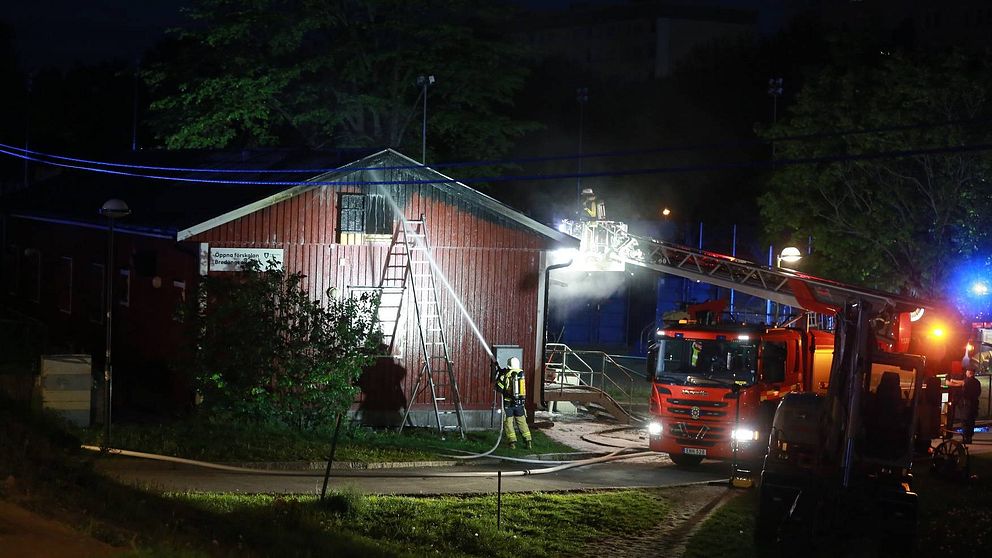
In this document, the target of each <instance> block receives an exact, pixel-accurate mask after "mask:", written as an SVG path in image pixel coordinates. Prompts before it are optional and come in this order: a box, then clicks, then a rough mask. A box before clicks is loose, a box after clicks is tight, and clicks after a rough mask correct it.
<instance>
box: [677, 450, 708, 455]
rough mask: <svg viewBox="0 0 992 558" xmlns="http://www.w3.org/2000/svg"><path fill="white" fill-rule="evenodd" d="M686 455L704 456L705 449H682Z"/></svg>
mask: <svg viewBox="0 0 992 558" xmlns="http://www.w3.org/2000/svg"><path fill="white" fill-rule="evenodd" d="M682 453H684V454H686V455H706V448H682Z"/></svg>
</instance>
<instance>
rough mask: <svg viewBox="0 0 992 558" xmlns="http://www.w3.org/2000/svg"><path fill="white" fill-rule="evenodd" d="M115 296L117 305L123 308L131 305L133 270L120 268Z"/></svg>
mask: <svg viewBox="0 0 992 558" xmlns="http://www.w3.org/2000/svg"><path fill="white" fill-rule="evenodd" d="M114 294H115V295H116V296H117V303H118V304H120V305H121V306H130V305H131V270H130V269H127V268H123V267H122V268H120V269H118V270H117V283H116V284H115V285H114Z"/></svg>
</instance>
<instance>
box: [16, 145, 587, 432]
mask: <svg viewBox="0 0 992 558" xmlns="http://www.w3.org/2000/svg"><path fill="white" fill-rule="evenodd" d="M349 155H350V153H336V154H323V155H322V156H321V155H320V154H313V153H292V152H282V151H262V152H255V153H249V152H244V153H237V154H211V155H210V156H207V157H204V156H203V154H200V155H199V156H196V155H192V154H188V153H187V154H182V153H178V154H177V153H171V154H170V153H165V154H159V155H157V156H156V155H154V154H141V153H139V154H137V155H135V156H136V157H138V158H140V159H142V163H143V164H146V165H147V164H150V163H152V161H150V159H156V158H157V161H156V162H155V164H157V165H169V166H174V167H191V166H198V167H201V168H203V169H208V168H219V169H223V168H237V169H256V170H259V171H278V170H279V169H299V168H304V169H305V168H312V169H315V170H314V171H313V172H312V173H306V174H303V176H306V177H308V178H305V179H304V178H301V175H300V174H299V173H285V172H284V173H280V172H274V173H272V172H257V173H254V174H253V173H251V172H250V171H246V173H238V174H236V175H232V174H229V173H221V172H215V173H210V172H206V173H197V174H195V175H194V174H192V173H189V172H187V173H184V175H185V176H187V177H193V176H195V177H196V178H197V179H203V178H207V179H210V178H219V179H222V180H231V179H234V180H237V181H244V182H246V184H210V183H200V182H183V181H172V180H169V181H156V180H149V179H143V178H138V177H133V176H132V177H127V176H112V175H105V174H93V173H77V172H71V173H70V172H65V173H61V175H60V176H56V177H53V178H50V179H49V180H47V181H42V182H38V183H36V184H35V185H34V186H33V187H32V188H31V189H29V190H25V191H22V192H19V193H18V194H17V195H16V196H6V197H5V199H4V202H5V203H4V213H3V223H2V231H3V237H2V239H3V248H4V252H3V254H4V258H3V268H2V269H3V271H2V273H3V286H4V288H3V292H2V300H3V304H4V306H5V307H6V308H7V309H8V311H9V312H11V313H16V314H18V315H22V316H30V317H31V318H32V319H35V320H38V321H40V322H41V323H43V324H44V325H45V326H46V328H47V330H48V338H49V340H50V342H49V343H48V347H46V351H49V352H52V351H56V352H79V353H89V354H92V355H93V362H94V369H95V370H102V367H103V356H102V355H103V352H104V334H103V331H104V323H103V313H102V308H103V305H104V299H103V296H104V295H103V292H104V291H105V289H104V286H105V285H104V277H105V272H104V265H105V262H106V246H107V234H108V230H107V223H106V222H105V221H103V220H102V218H101V217H100V216H99V215H98V214H97V210H98V209H99V208H100V207H101V205H102V204H103V202H104V201H106V200H107V199H110V198H119V199H122V200H125V201H126V202H127V203H128V205H129V206H130V208H131V210H132V214H131V215H130V216H128V217H127V218H126V219H121V220H120V221H119V222H118V223H117V226H116V229H115V244H116V250H115V261H114V262H113V264H112V265H113V268H114V273H113V277H114V280H115V281H116V283H115V286H114V294H115V296H114V298H115V300H114V301H113V302H114V304H115V315H114V320H113V322H112V324H113V327H114V370H115V372H114V377H115V395H114V402H115V404H119V405H120V406H121V411H122V412H124V414H125V415H126V414H127V413H128V412H129V411H131V412H135V413H138V412H149V413H161V412H164V411H166V410H170V409H175V408H176V407H177V406H180V405H183V404H185V403H186V402H188V401H189V398H190V393H189V384H188V378H185V377H184V375H183V374H182V373H181V371H177V370H175V368H174V367H175V365H176V360H175V355H176V352H177V350H178V348H179V347H180V346H181V343H182V324H181V323H179V322H177V321H176V320H177V314H176V310H177V308H178V307H179V305H180V304H182V303H183V302H184V301H189V300H191V297H193V296H194V294H193V291H194V290H195V288H196V285H197V281H198V278H199V277H200V276H202V275H204V274H224V273H229V272H230V270H231V269H232V267H231V266H229V265H227V264H225V263H223V262H221V258H219V257H217V256H218V255H221V256H222V255H225V254H227V255H229V254H231V253H235V252H245V253H248V252H253V251H271V253H273V254H278V256H279V257H280V258H281V260H282V262H283V266H284V269H286V270H287V271H290V272H294V271H301V272H302V273H304V274H305V275H306V276H307V280H306V285H307V288H308V290H309V291H310V294H311V295H312V296H313V297H315V298H319V297H322V296H324V293H326V292H327V290H328V289H331V288H333V289H335V292H336V293H338V294H341V295H343V294H345V293H348V292H349V290H350V289H351V288H353V287H368V286H377V285H379V284H380V281H381V279H382V276H383V273H384V265H385V263H386V258H387V253H388V252H389V250H390V246H391V242H392V238H393V234H392V233H393V231H394V230H395V228H396V227H397V226H398V225H399V221H398V220H397V219H396V218H395V215H394V214H393V212H392V211H390V209H389V206H388V204H387V203H386V201H385V199H384V196H385V195H389V196H392V197H393V198H394V199H395V200H396V202H397V204H398V205H399V207H400V208H402V211H403V214H404V217H405V218H407V219H423V221H424V224H425V227H426V230H427V233H428V235H429V239H430V245H431V247H432V251H433V255H434V257H435V259H436V260H437V264H438V266H439V268H440V271H441V273H443V275H444V276H445V277H446V279H447V280H448V282H450V284H451V286H452V287H453V290H454V292H455V293H456V294H457V296H458V297H459V298H460V299H461V302H462V303H463V304H464V306H465V308H466V309H467V311H468V313H469V315H470V317H471V319H472V320H473V321H474V322H475V323H476V324H478V327H479V329H480V330H481V333H482V336H483V337H484V339H485V341H486V342H487V343H488V344H490V345H493V344H511V345H519V346H520V347H522V348H523V355H524V359H523V361H524V363H525V369H526V370H527V372H528V374H529V375H530V376H529V377H530V380H531V381H534V376H533V371H534V370H538V369H540V367H539V366H538V364H539V360H540V355H541V347H540V342H541V334H542V332H541V324H542V323H543V303H544V301H543V293H544V290H543V281H544V275H543V271H544V266H545V265H546V263H545V262H546V256H547V252H548V251H549V250H551V249H554V248H557V247H571V246H577V244H578V242H577V241H576V240H575V239H572V238H571V237H568V236H567V235H564V234H562V233H560V232H558V231H556V230H554V229H552V228H549V227H546V226H544V225H542V224H541V223H538V222H536V221H534V220H532V219H530V218H529V217H527V216H525V215H523V214H521V213H519V212H517V211H515V210H513V209H512V208H510V207H508V206H506V205H504V204H502V203H500V202H498V201H496V200H494V199H493V198H490V197H488V196H486V195H484V194H482V193H480V192H478V191H476V190H474V189H472V188H469V187H468V186H466V185H464V184H462V183H459V182H456V181H454V180H452V179H450V178H448V177H446V176H444V175H442V174H440V173H438V172H437V171H434V170H432V169H429V168H424V167H422V166H420V165H419V164H418V163H416V162H415V161H413V160H411V159H408V158H407V157H405V156H403V155H401V154H399V153H397V152H395V151H392V150H386V151H382V152H379V153H376V154H373V155H369V156H367V157H364V158H361V159H359V160H357V161H353V162H351V163H350V164H348V165H345V166H343V167H338V165H339V161H340V160H341V159H345V158H347V157H348V156H349ZM129 162H136V161H129ZM329 168H330V169H335V170H333V171H330V172H326V171H320V170H317V169H329ZM139 174H140V173H139ZM154 174H158V175H162V174H164V173H163V172H162V171H156V172H155V173H154ZM253 181H258V182H284V181H290V182H298V185H295V186H290V187H287V186H285V185H268V186H266V185H264V184H255V185H251V184H247V183H250V182H253ZM405 296H410V294H409V293H406V295H405ZM439 296H440V303H439V307H440V318H439V319H440V324H441V327H442V328H443V329H444V330H445V336H446V338H447V339H448V340H449V343H450V345H451V347H450V349H451V360H452V361H453V363H454V370H455V373H456V377H457V382H458V384H459V389H460V392H461V401H462V404H463V406H464V409H465V415H466V425H467V426H469V427H472V426H488V423H489V420H490V411H491V405H492V402H493V388H492V385H491V382H490V378H489V362H490V357H489V355H488V354H487V352H486V349H485V348H484V346H483V344H482V342H481V341H480V340H479V339H478V338H477V336H476V335H475V334H474V333H473V332H472V329H471V326H470V325H469V323H468V321H467V320H466V319H465V317H464V315H463V314H462V313H461V312H460V311H459V310H458V309H457V306H456V304H454V302H453V300H452V299H451V295H450V294H448V293H447V292H443V293H440V295H439ZM404 304H405V305H406V308H408V309H409V308H412V305H411V304H410V303H409V302H405V303H404ZM399 321H400V324H401V331H403V332H405V333H401V334H400V335H401V342H397V343H396V344H395V345H396V346H395V347H394V349H393V353H392V355H393V356H392V358H388V359H385V360H386V361H387V362H385V363H384V364H385V365H386V366H384V367H381V368H382V369H383V370H384V372H381V373H379V374H377V373H376V369H372V370H370V371H369V372H368V373H367V376H366V378H363V380H362V387H363V394H362V396H361V400H360V401H359V402H358V404H357V406H356V411H358V412H360V413H361V414H362V415H363V416H365V417H366V418H368V419H369V420H370V421H375V422H380V421H382V420H388V419H389V418H391V417H392V418H395V417H396V416H398V412H399V411H400V409H401V408H402V407H403V406H404V405H405V403H406V401H405V398H406V397H407V396H408V394H409V393H410V392H411V391H412V387H413V385H414V383H415V381H416V378H417V375H418V371H419V370H420V368H421V366H422V362H423V359H424V356H423V351H422V350H421V347H420V339H419V337H418V334H417V330H416V329H415V328H416V327H417V325H416V321H415V318H414V316H413V313H412V312H410V311H409V310H408V311H407V313H406V314H404V316H403V317H402V318H400V319H399ZM398 339H399V338H398ZM380 364H383V362H382V359H380ZM377 368H380V367H377ZM97 376H98V375H94V378H96V377H97ZM532 387H536V386H532ZM539 392H540V390H539V389H531V390H530V393H534V394H536V393H539ZM432 403H433V402H432V401H431V400H430V395H429V392H424V393H421V395H420V397H419V398H418V400H417V401H415V402H414V405H413V407H412V408H413V413H412V416H413V419H414V422H415V423H420V424H428V423H427V418H428V416H429V415H428V413H432V411H431V410H430V409H431V404H432ZM118 416H124V415H118Z"/></svg>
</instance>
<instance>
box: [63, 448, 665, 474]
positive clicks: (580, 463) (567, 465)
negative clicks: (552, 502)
mask: <svg viewBox="0 0 992 558" xmlns="http://www.w3.org/2000/svg"><path fill="white" fill-rule="evenodd" d="M80 447H81V448H82V449H84V450H87V451H92V452H97V453H106V454H107V455H119V456H123V457H135V458H140V459H149V460H153V461H164V462H167V463H177V464H181V465H190V466H194V467H200V468H203V469H213V470H215V471H226V472H229V473H241V474H250V475H268V476H279V477H322V476H324V473H323V472H320V471H272V470H268V469H253V468H250V467H237V466H234V465H223V464H220V463H210V462H207V461H197V460H195V459H185V458H182V457H173V456H169V455H158V454H154V453H145V452H140V451H131V450H123V449H117V448H106V449H102V448H100V447H98V446H89V445H83V446H80ZM490 451H491V450H490ZM649 455H654V452H651V451H643V452H636V453H622V452H621V451H615V452H613V453H610V454H607V455H604V456H601V457H593V458H589V459H580V460H577V461H566V462H560V464H559V465H555V466H553V467H545V468H539V469H522V470H518V471H503V472H502V473H501V474H502V475H503V476H507V477H525V476H532V475H545V474H548V473H557V472H559V471H565V470H567V469H574V468H576V467H584V466H586V465H595V464H598V463H608V462H611V461H618V460H621V459H632V458H635V457H646V456H649ZM542 463H549V462H546V461H543V462H542ZM499 473H500V472H499V471H465V472H459V473H430V472H417V473H409V472H407V473H400V472H395V473H389V472H378V471H377V472H373V473H370V472H368V471H337V472H334V473H332V474H331V476H333V477H368V478H404V477H423V478H437V477H442V478H443V477H491V476H494V475H496V474H499Z"/></svg>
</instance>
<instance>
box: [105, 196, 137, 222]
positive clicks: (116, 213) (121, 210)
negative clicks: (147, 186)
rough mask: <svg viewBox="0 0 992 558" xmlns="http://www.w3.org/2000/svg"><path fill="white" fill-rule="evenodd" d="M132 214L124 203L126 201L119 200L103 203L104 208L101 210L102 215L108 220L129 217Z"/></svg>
mask: <svg viewBox="0 0 992 558" xmlns="http://www.w3.org/2000/svg"><path fill="white" fill-rule="evenodd" d="M130 214H131V208H129V207H128V206H127V204H126V203H124V200H119V199H117V198H114V199H109V200H107V201H105V202H104V203H103V207H101V208H100V215H103V216H104V217H106V218H108V219H118V218H120V217H127V216H128V215H130Z"/></svg>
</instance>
